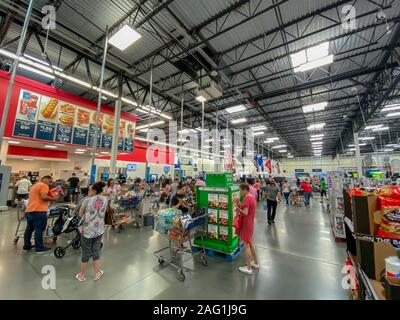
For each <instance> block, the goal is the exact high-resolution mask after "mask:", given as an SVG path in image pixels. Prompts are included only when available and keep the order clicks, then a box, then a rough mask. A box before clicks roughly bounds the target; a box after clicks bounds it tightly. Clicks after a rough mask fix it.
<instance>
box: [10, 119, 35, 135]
mask: <svg viewBox="0 0 400 320" xmlns="http://www.w3.org/2000/svg"><path fill="white" fill-rule="evenodd" d="M34 133H35V123H34V122H30V121H25V120H19V119H16V120H15V126H14V132H13V135H14V136H15V137H24V138H33V135H34Z"/></svg>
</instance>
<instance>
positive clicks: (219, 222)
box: [194, 173, 240, 254]
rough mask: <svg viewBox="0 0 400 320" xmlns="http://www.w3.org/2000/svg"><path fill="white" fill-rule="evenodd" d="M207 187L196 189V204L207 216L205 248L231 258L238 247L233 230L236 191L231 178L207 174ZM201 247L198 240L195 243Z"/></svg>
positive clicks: (237, 193)
mask: <svg viewBox="0 0 400 320" xmlns="http://www.w3.org/2000/svg"><path fill="white" fill-rule="evenodd" d="M206 183H207V186H206V187H198V188H197V192H196V203H197V206H198V207H199V208H202V209H205V210H206V212H207V214H208V219H207V230H206V231H207V232H206V238H205V240H204V241H205V247H206V248H207V249H212V250H215V251H218V252H223V253H227V254H231V253H233V252H234V251H235V249H236V248H237V247H238V237H237V236H236V235H235V233H234V228H233V226H232V223H233V219H234V217H235V215H236V207H235V202H236V201H235V199H239V197H240V193H239V187H238V186H234V185H232V174H230V173H226V174H207V178H206ZM194 244H195V245H197V246H200V245H201V240H200V239H195V242H194Z"/></svg>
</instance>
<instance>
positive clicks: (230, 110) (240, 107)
mask: <svg viewBox="0 0 400 320" xmlns="http://www.w3.org/2000/svg"><path fill="white" fill-rule="evenodd" d="M246 110H247V109H246V107H245V106H244V105H242V104H241V105H238V106H235V107H230V108H227V109H225V111H226V112H228V113H235V112H240V111H246Z"/></svg>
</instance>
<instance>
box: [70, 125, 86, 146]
mask: <svg viewBox="0 0 400 320" xmlns="http://www.w3.org/2000/svg"><path fill="white" fill-rule="evenodd" d="M87 138H88V131H87V130H85V129H81V128H74V134H73V137H72V143H73V144H79V145H82V146H86V144H87Z"/></svg>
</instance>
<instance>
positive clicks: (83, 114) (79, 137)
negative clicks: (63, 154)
mask: <svg viewBox="0 0 400 320" xmlns="http://www.w3.org/2000/svg"><path fill="white" fill-rule="evenodd" d="M90 114H91V111H90V110H88V109H84V108H80V107H78V108H77V111H76V117H75V126H74V132H73V135H72V143H73V144H78V145H83V146H86V145H87V142H88V141H87V140H88V137H89V123H90Z"/></svg>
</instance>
